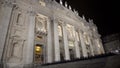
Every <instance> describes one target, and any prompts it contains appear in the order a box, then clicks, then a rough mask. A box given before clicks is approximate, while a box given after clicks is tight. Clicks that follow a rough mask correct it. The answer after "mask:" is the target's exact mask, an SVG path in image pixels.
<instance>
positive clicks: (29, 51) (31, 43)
mask: <svg viewBox="0 0 120 68" xmlns="http://www.w3.org/2000/svg"><path fill="white" fill-rule="evenodd" d="M28 20H29V26H28V38H27V40H28V43H27V47H26V54H27V55H26V59H25V60H26V63H27V64H30V63H32V62H33V52H34V32H35V31H34V30H35V29H34V28H35V16H34V15H33V14H32V13H30V14H29V17H28Z"/></svg>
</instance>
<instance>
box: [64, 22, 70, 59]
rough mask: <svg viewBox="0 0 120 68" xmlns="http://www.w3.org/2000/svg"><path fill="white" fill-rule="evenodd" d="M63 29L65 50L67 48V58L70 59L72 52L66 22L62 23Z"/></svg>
mask: <svg viewBox="0 0 120 68" xmlns="http://www.w3.org/2000/svg"><path fill="white" fill-rule="evenodd" d="M62 30H63V43H64V50H65V60H70V53H69V46H68V39H67V31H66V28H65V23H62Z"/></svg>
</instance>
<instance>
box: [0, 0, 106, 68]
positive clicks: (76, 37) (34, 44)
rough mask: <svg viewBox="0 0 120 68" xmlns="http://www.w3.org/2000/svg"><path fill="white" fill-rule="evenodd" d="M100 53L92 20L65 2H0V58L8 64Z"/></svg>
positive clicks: (15, 0) (41, 61)
mask: <svg viewBox="0 0 120 68" xmlns="http://www.w3.org/2000/svg"><path fill="white" fill-rule="evenodd" d="M99 54H104V49H103V46H102V42H101V39H100V35H99V34H98V32H97V27H96V25H95V24H93V21H92V20H89V22H87V21H86V20H85V18H84V16H83V17H80V16H79V15H78V13H77V11H75V10H74V11H72V10H71V7H70V6H68V5H67V3H66V2H65V6H63V3H62V1H60V4H59V3H57V2H56V1H55V0H53V1H52V0H1V1H0V59H1V62H3V63H6V64H7V65H8V66H11V67H12V66H19V65H20V66H21V65H24V64H32V63H36V64H45V63H53V62H60V61H66V60H74V59H80V58H81V57H90V56H95V55H99Z"/></svg>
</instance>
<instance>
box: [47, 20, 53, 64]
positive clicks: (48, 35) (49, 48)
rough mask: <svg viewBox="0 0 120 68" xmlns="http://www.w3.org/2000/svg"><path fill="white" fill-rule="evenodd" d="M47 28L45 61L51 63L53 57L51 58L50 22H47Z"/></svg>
mask: <svg viewBox="0 0 120 68" xmlns="http://www.w3.org/2000/svg"><path fill="white" fill-rule="evenodd" d="M47 30H48V33H47V57H46V58H47V59H46V60H47V63H51V62H52V60H53V58H52V55H53V53H52V48H53V46H52V34H51V23H50V22H47Z"/></svg>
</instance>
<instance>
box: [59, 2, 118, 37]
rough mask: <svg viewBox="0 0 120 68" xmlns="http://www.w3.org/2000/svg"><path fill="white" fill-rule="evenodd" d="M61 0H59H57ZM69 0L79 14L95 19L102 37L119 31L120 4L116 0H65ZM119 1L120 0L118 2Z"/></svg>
mask: <svg viewBox="0 0 120 68" xmlns="http://www.w3.org/2000/svg"><path fill="white" fill-rule="evenodd" d="M57 1H58V2H59V0H57ZM65 1H67V2H68V5H71V7H72V8H73V9H76V10H78V12H79V15H80V16H82V15H84V16H85V17H86V19H87V20H88V19H89V18H90V19H93V20H94V23H95V24H96V25H97V27H98V32H99V33H100V34H101V35H102V37H104V36H107V35H110V34H114V33H119V32H120V28H119V27H120V25H119V16H118V12H119V11H118V10H119V6H118V4H117V1H115V0H112V1H110V0H63V3H64V2H65ZM118 3H119V2H118Z"/></svg>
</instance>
